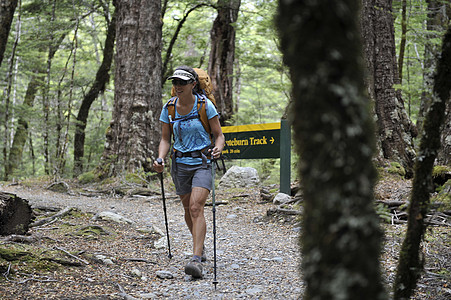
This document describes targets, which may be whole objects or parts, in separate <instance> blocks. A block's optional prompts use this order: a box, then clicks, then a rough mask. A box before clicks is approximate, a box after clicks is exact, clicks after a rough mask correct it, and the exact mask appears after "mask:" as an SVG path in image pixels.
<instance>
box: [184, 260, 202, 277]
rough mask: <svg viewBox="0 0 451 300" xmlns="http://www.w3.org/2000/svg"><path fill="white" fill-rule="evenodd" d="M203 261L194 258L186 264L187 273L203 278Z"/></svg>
mask: <svg viewBox="0 0 451 300" xmlns="http://www.w3.org/2000/svg"><path fill="white" fill-rule="evenodd" d="M202 269H203V268H202V263H200V262H199V261H197V260H195V259H193V260H192V261H190V262H189V263H188V264H187V265H186V266H185V273H186V274H188V275H191V276H193V277H194V278H202Z"/></svg>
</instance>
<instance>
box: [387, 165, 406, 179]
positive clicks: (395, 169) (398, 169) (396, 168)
mask: <svg viewBox="0 0 451 300" xmlns="http://www.w3.org/2000/svg"><path fill="white" fill-rule="evenodd" d="M387 171H388V173H391V174H398V175H399V176H401V177H404V176H406V170H405V169H404V167H403V166H401V164H400V163H398V162H390V167H389V168H388V169H387Z"/></svg>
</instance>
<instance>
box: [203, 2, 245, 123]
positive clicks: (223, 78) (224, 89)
mask: <svg viewBox="0 0 451 300" xmlns="http://www.w3.org/2000/svg"><path fill="white" fill-rule="evenodd" d="M240 5H241V1H240V0H219V1H218V8H217V10H218V16H217V17H216V19H215V21H214V22H213V27H212V29H211V32H210V35H211V52H210V61H209V63H208V74H209V75H210V77H211V82H212V84H213V86H214V87H215V91H214V96H215V99H216V104H217V106H218V110H219V113H220V114H221V118H220V121H221V124H222V125H224V124H225V122H226V121H227V120H229V119H230V118H231V117H232V115H233V114H234V112H235V111H234V106H233V75H234V74H233V65H234V60H235V28H234V27H233V25H234V23H235V22H236V20H237V19H238V11H239V8H240Z"/></svg>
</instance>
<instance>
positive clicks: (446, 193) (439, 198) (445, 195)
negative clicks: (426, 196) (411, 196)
mask: <svg viewBox="0 0 451 300" xmlns="http://www.w3.org/2000/svg"><path fill="white" fill-rule="evenodd" d="M431 203H433V204H435V205H437V206H438V209H437V210H438V211H441V212H444V211H450V210H451V179H450V180H448V181H447V182H446V183H445V184H444V185H442V186H440V187H439V188H438V189H437V194H436V195H435V196H433V197H432V198H431Z"/></svg>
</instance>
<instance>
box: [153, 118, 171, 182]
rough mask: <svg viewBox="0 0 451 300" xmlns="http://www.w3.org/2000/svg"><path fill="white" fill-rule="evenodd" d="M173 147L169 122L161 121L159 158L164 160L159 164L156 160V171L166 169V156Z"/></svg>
mask: <svg viewBox="0 0 451 300" xmlns="http://www.w3.org/2000/svg"><path fill="white" fill-rule="evenodd" d="M170 147H171V127H170V125H169V124H168V123H164V122H161V140H160V145H159V146H158V158H161V159H162V160H163V164H161V165H160V164H158V163H157V161H154V163H153V167H154V168H155V171H157V172H158V173H161V172H163V169H164V158H165V157H166V155H167V154H168V152H169V149H170Z"/></svg>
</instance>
